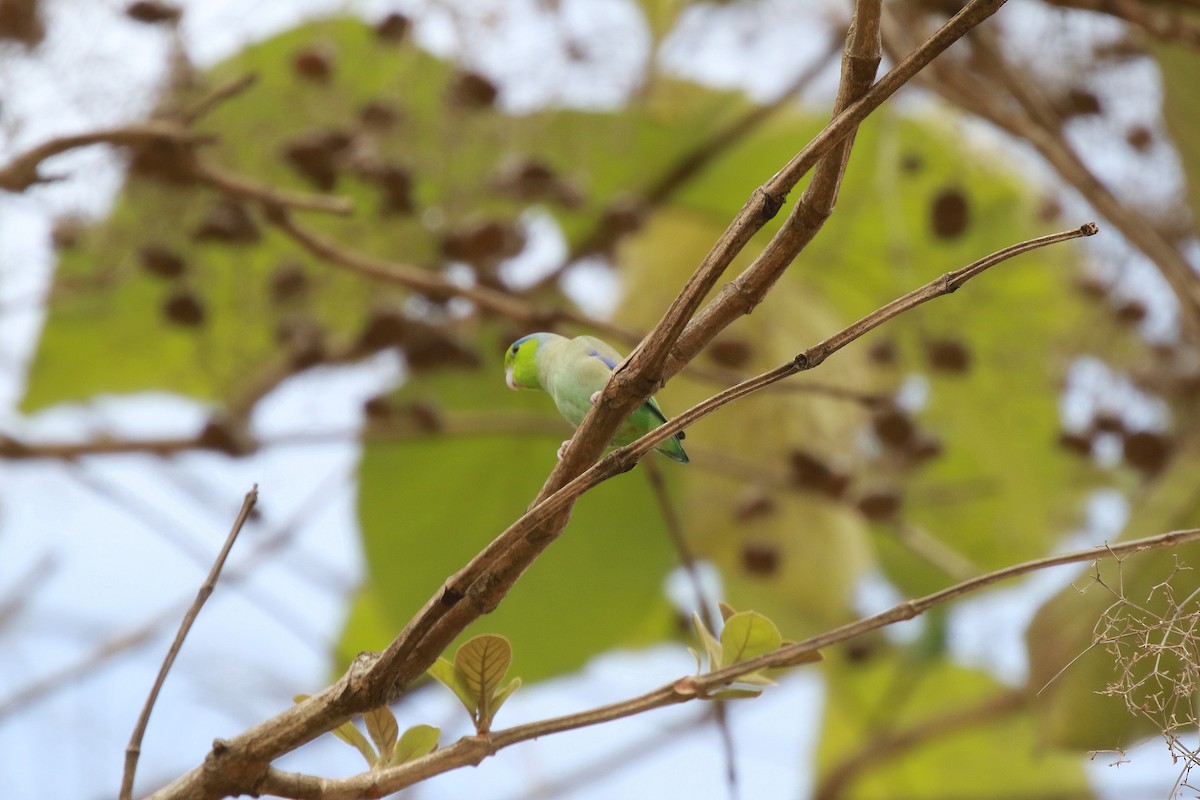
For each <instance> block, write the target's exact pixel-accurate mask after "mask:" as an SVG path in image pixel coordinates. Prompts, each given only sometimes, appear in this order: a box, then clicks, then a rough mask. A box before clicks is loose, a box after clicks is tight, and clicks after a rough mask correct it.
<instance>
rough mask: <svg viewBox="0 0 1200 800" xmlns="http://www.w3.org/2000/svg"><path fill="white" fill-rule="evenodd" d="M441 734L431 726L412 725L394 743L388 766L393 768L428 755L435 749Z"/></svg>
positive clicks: (438, 729) (439, 730)
mask: <svg viewBox="0 0 1200 800" xmlns="http://www.w3.org/2000/svg"><path fill="white" fill-rule="evenodd" d="M441 734H442V731H441V729H440V728H435V727H433V726H432V725H413V726H412V727H411V728H409V729H408V730H406V731H405V732H404V733H403V734H402V735H401V736H400V740H399V741H397V742H396V745H395V749H393V750H392V758H391V761H389V762H388V766H393V767H394V766H396V765H398V764H404V763H407V762H409V761H412V760H414V759H417V758H421V757H422V756H427V755H429V754H430V753H432V752H433V751H434V750H436V749H437V746H438V737H439V736H441Z"/></svg>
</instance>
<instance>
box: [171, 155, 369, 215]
mask: <svg viewBox="0 0 1200 800" xmlns="http://www.w3.org/2000/svg"><path fill="white" fill-rule="evenodd" d="M192 172H193V174H194V175H195V177H196V179H197V180H199V181H200V182H202V183H206V184H208V185H209V186H211V187H212V188H214V189H216V190H217V191H219V192H222V193H223V194H226V195H229V196H230V197H234V198H237V199H239V200H255V201H258V202H260V203H264V204H266V205H268V206H283V207H286V208H294V209H297V210H300V211H324V212H325V213H327V214H338V215H340V216H346V215H348V214H352V213H354V203H353V202H351V201H350V200H349V199H348V198H345V197H337V196H335V195H328V194H311V193H309V192H294V191H291V190H288V189H277V188H275V187H273V186H268V185H266V184H263V183H258V182H256V181H252V180H250V179H249V178H244V177H242V176H241V175H235V174H233V173H232V172H227V171H225V170H223V169H221V168H220V167H216V166H214V165H212V164H204V163H201V162H196V163H195V164H194V165H193V167H192Z"/></svg>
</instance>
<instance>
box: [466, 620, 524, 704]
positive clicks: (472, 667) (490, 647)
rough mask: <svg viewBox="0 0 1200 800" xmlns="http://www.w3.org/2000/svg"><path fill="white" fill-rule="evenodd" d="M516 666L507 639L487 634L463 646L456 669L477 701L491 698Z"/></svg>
mask: <svg viewBox="0 0 1200 800" xmlns="http://www.w3.org/2000/svg"><path fill="white" fill-rule="evenodd" d="M510 664H512V645H510V644H509V643H508V640H507V639H505V638H504V637H503V636H496V635H494V634H484V635H482V636H476V637H474V638H473V639H470V640H468V641H466V642H464V643H463V645H462V646H461V647H459V648H458V652H457V653H455V654H454V666H455V667H457V668H458V671H459V672H461V673H462V675H463V677H464V678H465V679H466V682H467V686H468V687H470V689H471V692H472V694H474V695H475V696H476V697H487V698H490V697H491V696H492V694H493V693H494V692H495V691H496V687H497V686H499V685H500V681H502V680H504V674H505V673H506V672H508V667H509V665H510Z"/></svg>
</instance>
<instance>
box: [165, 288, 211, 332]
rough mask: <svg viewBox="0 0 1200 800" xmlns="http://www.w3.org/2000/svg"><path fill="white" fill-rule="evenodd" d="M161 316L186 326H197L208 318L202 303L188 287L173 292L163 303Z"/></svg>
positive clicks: (173, 322)
mask: <svg viewBox="0 0 1200 800" xmlns="http://www.w3.org/2000/svg"><path fill="white" fill-rule="evenodd" d="M162 310H163V316H164V317H166V319H167V321H168V322H170V323H172V324H175V325H182V326H184V327H187V328H198V327H200V326H202V325H203V324H204V323H205V321H206V320H207V318H208V311H207V310H206V309H205V307H204V303H203V302H202V301H201V300H200V298H199V297H197V296H196V293H195V292H193V291H191V290H190V289H180V290H178V291H176V292H174V293H173V294H172V295H171V296H170V297H168V298H167V301H166V302H165V303H163V308H162Z"/></svg>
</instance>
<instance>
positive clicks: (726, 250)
mask: <svg viewBox="0 0 1200 800" xmlns="http://www.w3.org/2000/svg"><path fill="white" fill-rule="evenodd" d="M1003 2H1004V0H970V2H968V3H967V4H966V5H965V6H964V7H963V8H962V10H961V11H960V12H959V13H957V14H956V15H955V16H954V17H953V18H951V19H950V20H949V21H948V22H947V24H946V25H945V26H943V27H942V28H941V29H939V31H938V32H937V33H935V34H934V35H933V36H932V37H931V38H930V39H929V40H928V41H926V42H925V43H924V44H922V45H921V46H920V47H918V48H917V49H916V50H915V51H914V52H913V53H912V54H911V55H910V56H909V57H908V58H905V59H904V60H903V61H902V62H900V64H898V65H897V66H896V68H895V69H893V70H892V71H891V72H889V73H888V74H887V75H886V76H884V78H883V79H881V80H880V81H879V82H878V83H876V84H875V85H874V86H872V87H871V88H870V89H868V90H867V91H866V93H865V94H864V95H863V96H862V97H861V98H860V99H859V100H857V101H856V102H854V103H852V104H851V105H850V106H849V107H847V108H846V109H845V110H844V111H843V112H841V113H840V114H838V115H837V117H835V118H834V119H833V120H832V121H831V122H830V124H829V125H827V126H826V127H825V129H824V130H823V131H822V132H821V133H820V134H818V135H817V137H815V138H814V139H813V140H812V141H810V142H809V144H808V145H807V146H805V148H804V149H803V150H801V152H800V153H798V154H797V155H796V157H795V158H793V159H792V160H791V161H790V162H789V163H788V164H787V165H786V166H785V167H784V168H783V169H782V170H780V172H779V173H778V174H777V175H776V176H775V177H774V178H772V179H771V180H770V181H768V182H767V183H766V184H764V185H763V186H762V187H760V188H759V189H757V190H756V191H755V192H754V193H753V194H752V195H751V197H750V198H749V199H748V200H747V202H746V204H745V206H744V207H743V209H742V210H741V211H740V212H739V213H738V215H737V216H736V218H735V219H734V221H733V222H732V223H731V224H730V226H729V227H728V228H727V229H726V231H725V232H724V233H723V234H722V235H721V237H720V239H719V240H718V242H717V243H716V244H715V245H714V247H713V249H712V250H711V251H710V253H709V254H708V256H706V257H705V259H704V260H703V262H702V263H701V265H700V266H699V267H698V268H697V270H696V271H695V273H694V274H693V276H692V278H691V279H689V281H688V282H687V284H686V285H685V286H684V288H683V289H682V291H681V292H680V294H679V295H678V296H677V297H676V299H675V300H674V301H673V302H672V304H671V305H670V307H669V308H668V309H667V311H666V313H665V314H664V316H663V318H662V319H661V320H660V321H659V323H658V325H657V326H656V327H655V329H654V330H653V331H652V332H651V333H650V334H649V335H648V336H647V337H646V339H645V340H644V341H643V343H642V345H640V346H639V347H637V348H635V350H634V352H633V354H632V355H631V356H630V357H629V358H628V359H626V361H625V362H624V363H623V364H622V365H620V367H619V368H618V369H617V370H616V371H615V373H614V375H613V377H612V379H611V380H610V381H609V384H608V387H607V388H606V389H605V391H604V394H603V395H602V397H601V402H600V403H599V404H598V405H597V406H596V407H593V408H592V409H591V411H589V413H588V416H587V417H586V418H585V419H584V421H583V423H582V424H581V425H580V427H579V429H578V430H577V431H576V433H575V436H574V437H573V438H572V443H571V445H569V446H568V448H567V451H566V453H564V457H563V460H562V461H560V462H559V463H558V465H557V466H556V467H555V469H554V471H553V472H552V473H551V474H550V476H549V478H548V479H547V481H546V483H545V484H544V485H543V487H542V490H541V491H540V492H539V495H538V498H537V499H536V500H535V503H534V506H535V507H538V512H537V514H536V515H535V516H531V515H530V514H526V515H524V516H523V517H522V519H521V520H520V521H519V522H518V523H517V524H516V525H514V526H511V527H510V528H509V529H508V530H507V531H505V532H504V533H503V534H501V536H500V537H499V538H498V539H497V541H496V542H494V543H493V546H489V547H488V548H486V549H485V550H484V552H483V553H481V554H480V555H479V556H477V557H476V558H475V559H473V560H472V562H471V563H470V564H468V565H467V567H465V568H464V569H463V570H462V571H460V572H459V573H458V574H457V575H456V576H453V577H452V578H451V579H450V580H449V581H447V583H446V584H445V585H444V586H443V588H442V590H441V591H439V592H438V593H437V594H436V595H435V596H433V597H431V598H430V599H429V600H428V601H427V602H426V604H425V605H424V607H423V608H422V609H421V610H420V611H418V612H417V614H416V616H414V617H413V618H412V619H411V620H410V621H409V623H408V624H407V625H406V626H405V628H404V630H403V631H401V633H400V634H399V635H398V636H397V637H396V639H394V640H393V641H392V643H391V644H390V645H389V646H388V647H387V648H386V649H385V650H384V652H383V653H381V654H379V655H378V656H364V657H362V658H360V659H359V660H357V661H356V662H355V663H354V664H353V665H351V667H350V669H349V670H348V671H347V672H346V674H345V675H344V676H343V678H342V679H341V680H339V681H338V683H337V684H335V685H334V686H332V687H330V688H328V689H326V690H325V691H323V692H320V693H319V694H317V695H314V696H313V697H311V698H309V699H308V700H306V701H305V702H303V703H299V704H297V705H295V706H293V707H291V708H288V709H286V710H284V711H283V712H281V713H280V714H278V715H276V716H275V717H273V718H271V719H269V720H265V721H263V722H262V723H260V724H258V725H256V726H255V727H253V728H251V729H250V730H247V731H245V732H243V733H242V734H240V735H238V736H237V737H235V738H233V739H231V740H228V741H225V740H222V741H218V742H215V743H214V746H213V749H212V751H211V752H210V753H209V755H208V757H207V758H206V759H205V763H204V765H203V766H201V767H198V768H195V769H193V770H192V771H190V772H188V773H187V774H186V775H183V776H182V777H181V778H180V779H179V780H177V781H176V782H175V783H173V784H172V785H171V786H170V787H168V788H167V789H166V790H164V792H163V793H162V796H164V797H166V796H171V797H194V798H205V799H206V800H211V799H212V798H216V797H220V796H223V795H227V794H231V793H240V792H243V791H245V790H247V789H255V790H256V789H257V788H259V787H260V785H261V783H262V781H264V780H265V779H266V777H267V775H268V773H269V770H270V763H271V761H272V760H273V759H274V758H276V757H278V756H279V755H282V754H283V753H286V752H289V751H291V750H293V749H295V748H296V747H298V746H300V745H302V744H303V743H305V742H307V741H310V740H311V739H313V738H314V737H316V736H318V735H319V734H320V733H321V732H322V731H325V730H330V729H331V728H333V727H335V726H337V725H338V724H341V722H344V721H346V720H347V719H348V718H349V717H350V716H351V715H352V714H354V713H357V712H361V711H363V710H366V709H369V708H374V707H376V706H378V705H380V704H382V703H384V702H387V701H388V700H389V699H391V698H394V697H396V696H398V695H399V694H400V693H402V692H403V691H404V690H405V689H406V687H407V686H408V685H409V683H410V682H411V681H413V680H415V679H416V678H417V677H419V676H420V674H421V673H422V672H423V671H424V670H425V669H426V668H427V667H428V665H429V664H431V663H433V661H434V659H436V658H437V657H438V656H439V655H441V653H442V652H443V650H444V649H445V648H446V646H447V645H448V644H449V643H450V642H451V641H452V640H453V639H454V637H455V636H457V635H458V634H459V633H460V632H461V631H462V630H463V629H464V628H465V627H466V626H467V625H468V624H470V623H471V622H473V621H474V620H475V619H477V618H478V617H479V616H480V615H481V614H482V613H485V612H487V611H490V610H491V609H492V608H494V607H495V606H496V605H497V604H498V603H499V602H500V600H501V599H502V598H503V597H504V596H505V594H506V593H507V591H508V590H509V588H511V586H512V585H513V584H514V583H515V582H516V580H517V579H518V578H519V577H520V575H521V574H522V573H523V572H524V571H525V570H526V569H527V568H528V567H529V565H530V564H532V563H533V562H534V561H535V560H536V559H537V557H538V556H539V555H540V553H541V552H542V551H543V550H544V549H545V548H546V547H547V546H549V544H550V543H551V542H552V541H553V540H554V539H555V538H556V537H557V536H558V535H559V534H560V533H561V531H562V529H563V527H564V526H565V525H566V522H567V513H564V512H567V511H568V510H569V507H570V505H571V504H572V503H573V499H574V497H575V496H577V493H576V494H575V495H569V494H568V493H567V492H565V491H562V490H563V487H564V486H566V485H567V484H568V483H569V482H570V480H571V478H572V477H574V476H576V475H579V474H580V473H581V472H583V470H584V469H585V468H586V467H588V466H589V465H590V464H592V463H593V462H594V461H595V460H596V458H597V457H599V455H600V453H601V451H602V450H603V449H604V447H605V446H606V445H607V443H608V442H609V440H610V439H611V438H612V435H613V434H614V433H615V431H616V428H617V426H618V425H619V424H620V423H621V421H622V420H623V419H625V418H626V417H627V416H628V415H629V414H630V413H631V412H632V411H633V410H634V408H635V407H637V406H638V405H640V404H641V403H643V402H645V400H646V399H647V398H648V397H649V396H650V395H651V394H652V393H653V392H654V391H655V390H656V389H657V388H658V385H659V384H660V383H661V382H662V380H663V376H664V367H665V366H666V362H667V357H668V353H669V352H670V350H671V349H672V348H673V347H674V346H675V344H676V342H677V340H678V338H679V335H680V334H681V333H682V332H683V330H684V327H685V326H686V325H687V324H688V322H689V320H690V319H691V317H692V315H693V314H694V313H695V312H696V310H697V309H698V308H699V306H700V304H701V303H702V302H703V301H704V298H705V297H706V296H707V294H708V292H709V290H711V289H712V288H713V287H714V285H715V283H716V281H717V280H718V279H719V278H720V276H721V274H722V273H723V272H724V270H725V268H726V267H727V266H728V264H729V263H730V262H731V261H732V259H733V258H734V256H736V255H737V254H738V253H739V252H740V251H741V250H742V248H743V247H744V246H745V244H746V243H747V242H748V241H749V239H750V237H751V236H753V235H754V233H755V232H756V231H758V230H759V229H761V228H762V226H763V225H765V224H766V222H767V221H769V220H770V219H771V218H772V217H774V216H775V214H776V213H777V212H778V210H779V208H780V207H781V206H782V203H783V201H784V199H785V198H786V194H787V192H788V191H790V190H791V188H793V187H794V186H795V184H796V182H797V181H799V180H800V178H801V177H803V175H804V174H806V173H807V171H808V170H809V169H810V168H811V167H812V165H813V164H815V163H816V161H817V160H819V159H820V158H821V157H822V156H823V155H825V154H826V153H827V152H829V151H830V150H831V149H832V148H833V147H834V146H835V145H836V144H837V143H838V141H840V140H841V139H842V138H843V137H845V136H846V135H847V134H849V133H850V132H851V131H852V130H853V129H854V128H856V127H857V125H858V124H859V123H860V122H861V121H862V120H863V119H865V118H866V117H867V116H868V115H869V114H870V113H871V112H872V111H874V110H875V109H876V108H878V107H879V105H881V104H882V103H883V102H884V101H885V100H886V99H887V98H889V97H890V96H891V95H892V94H894V93H895V92H896V91H897V90H898V89H899V88H900V87H901V86H903V85H904V84H905V83H906V82H907V81H908V80H909V79H911V77H912V76H913V75H915V74H916V73H917V72H918V71H919V70H920V69H922V68H923V67H924V66H925V65H926V64H928V63H929V62H930V61H931V60H932V59H933V58H935V57H936V56H937V55H938V54H940V53H941V52H943V51H944V50H945V49H946V48H947V47H949V46H950V45H951V44H953V43H954V42H955V41H957V40H958V39H959V38H961V37H962V36H963V35H964V34H965V33H966V32H967V31H969V30H970V29H971V28H972V27H974V26H975V25H978V24H979V23H980V22H982V21H983V20H985V19H987V18H988V17H989V16H991V14H993V13H994V12H995V11H996V10H997V9H998V8H999V7H1000V6H1001V5H1003ZM870 5H871V4H869V3H865V2H864V3H862V4H860V7H870ZM954 288H957V285H956V284H954V285H951V286H949V287H948V288H946V289H945V291H952V290H953V289H954ZM918 302H920V301H918ZM915 304H916V303H913V305H915ZM897 313H898V312H897ZM880 321H882V319H881V320H880ZM876 324H878V323H876ZM872 327H873V326H872ZM868 329H869V328H868ZM862 332H865V330H864V331H862ZM714 335H715V332H714ZM859 335H861V332H860V334H859ZM844 344H845V342H844V341H843V342H841V344H839V346H841V345H844ZM697 349H698V348H697ZM691 355H694V353H690V354H684V358H683V359H682V363H679V364H677V365H675V367H674V369H675V371H676V372H678V370H679V369H681V368H682V366H683V364H684V363H686V362H687V361H690V356H691ZM826 355H827V354H826ZM789 374H790V373H789ZM777 380H778V379H775V380H766V381H762V382H761V385H764V386H765V385H770V384H772V383H775V382H776V381H777ZM740 386H741V387H746V384H742V385H740ZM754 388H757V387H754ZM754 388H739V392H740V394H738V395H737V396H741V394H745V393H747V392H748V391H753V390H754ZM730 399H733V398H732V396H731V397H730ZM660 430H661V429H660ZM623 450H625V453H624V455H623V456H622V457H621V458H627V457H628V456H629V454H630V453H631V452H632V451H630V450H626V449H625V448H623ZM618 452H620V451H618ZM641 454H642V455H644V452H643V453H641ZM610 459H611V457H610ZM635 461H636V459H634V460H629V461H622V460H611V461H610V460H609V459H606V462H608V465H607V466H606V467H605V469H613V467H616V469H615V470H614V472H613V473H612V474H616V472H619V471H621V470H622V469H628V468H630V467H631V466H632V465H633V463H635ZM580 490H581V489H580ZM556 496H559V497H562V498H563V500H562V502H561V504H559V505H554V506H553V507H552V506H551V501H552V500H553V499H554V497H556ZM516 542H519V546H514V543H516ZM497 544H499V545H500V546H499V547H498V548H497V547H495V545H497ZM464 590H465V591H466V592H470V593H471V602H462V600H463V599H464V598H465V597H466V594H465V593H464ZM434 757H438V754H437V753H435V754H434Z"/></svg>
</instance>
